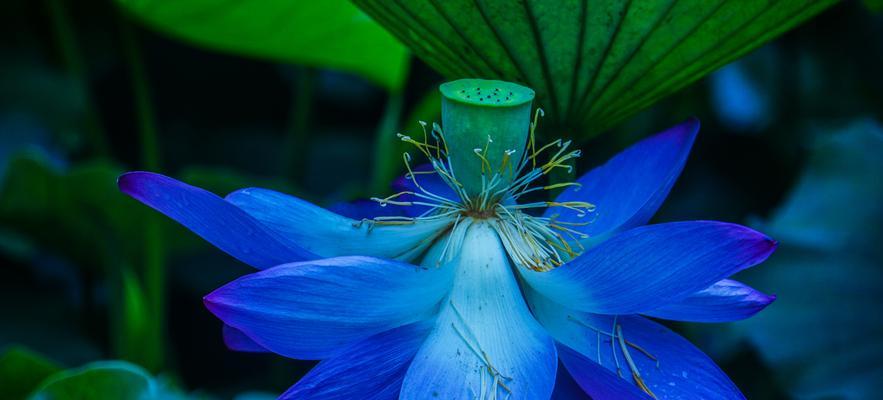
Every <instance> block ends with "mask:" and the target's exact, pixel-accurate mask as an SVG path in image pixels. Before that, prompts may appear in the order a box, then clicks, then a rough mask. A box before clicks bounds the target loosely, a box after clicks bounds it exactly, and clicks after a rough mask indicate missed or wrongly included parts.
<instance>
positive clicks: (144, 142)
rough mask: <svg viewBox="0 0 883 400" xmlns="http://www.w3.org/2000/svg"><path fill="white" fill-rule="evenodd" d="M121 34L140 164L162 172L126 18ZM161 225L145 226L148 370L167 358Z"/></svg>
mask: <svg viewBox="0 0 883 400" xmlns="http://www.w3.org/2000/svg"><path fill="white" fill-rule="evenodd" d="M119 24H120V33H121V38H122V42H123V46H124V50H125V56H126V60H127V62H128V64H129V73H130V76H131V81H132V82H131V83H132V93H133V97H134V101H135V114H136V118H137V121H138V136H139V143H140V147H141V165H142V166H143V167H144V168H145V169H147V170H151V171H157V170H159V169H160V163H161V160H160V155H159V140H158V135H157V129H156V124H155V113H154V109H153V102H152V99H151V93H150V85H149V81H148V77H147V72H146V70H145V66H144V59H143V55H142V52H141V45H140V42H139V40H138V36H137V31H136V30H135V28H134V27H133V26H132V25H131V22H130V21H129V20H128V18H127V16H126V15H123V14H121V15H120V16H119ZM161 228H162V226H161V225H160V222H159V220H158V218H157V216H156V215H153V214H150V215H149V216H147V220H146V221H145V226H144V237H145V243H144V255H145V259H144V265H143V268H144V272H143V279H144V288H145V291H144V293H145V297H146V299H147V309H148V310H149V312H150V314H151V315H150V317H149V319H148V321H149V322H148V323H147V324H145V328H144V329H146V330H148V331H147V332H144V333H145V334H144V335H143V338H144V340H146V341H147V342H148V343H144V344H142V346H143V347H144V349H145V351H144V352H143V353H141V354H142V357H141V359H139V360H137V361H138V362H140V363H141V364H142V365H143V366H144V367H145V368H147V369H149V370H151V371H154V372H156V371H158V370H160V369H161V368H162V366H163V362H164V358H165V307H166V304H165V296H166V290H165V284H166V269H165V243H164V242H163V237H162V229H161Z"/></svg>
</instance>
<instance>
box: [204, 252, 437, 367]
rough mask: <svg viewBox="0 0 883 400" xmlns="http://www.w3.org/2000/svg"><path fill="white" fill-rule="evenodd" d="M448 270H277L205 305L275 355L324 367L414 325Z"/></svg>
mask: <svg viewBox="0 0 883 400" xmlns="http://www.w3.org/2000/svg"><path fill="white" fill-rule="evenodd" d="M452 275H453V274H452V273H451V269H450V268H421V267H417V266H414V265H411V264H405V263H400V262H396V261H390V260H383V259H379V258H372V257H338V258H329V259H323V260H316V261H306V262H299V263H292V264H285V265H280V266H277V267H273V268H270V269H267V270H264V271H260V272H257V273H254V274H250V275H245V276H243V277H240V278H239V279H237V280H235V281H233V282H231V283H228V284H227V285H225V286H223V287H221V288H219V289H217V290H215V291H214V292H212V293H211V294H209V295H208V296H206V297H205V305H206V307H207V308H208V309H209V310H210V311H211V312H212V313H213V314H215V315H216V316H217V317H218V318H220V319H221V320H222V321H224V323H226V324H228V325H230V326H232V327H234V328H236V329H238V330H240V331H242V332H243V333H245V334H246V335H247V336H248V337H249V338H251V339H252V340H253V341H254V342H256V343H257V344H259V345H260V346H261V347H264V348H266V349H268V350H270V351H273V352H275V353H278V354H281V355H284V356H287V357H291V358H298V359H324V358H327V357H329V356H331V355H332V354H333V353H334V352H335V351H337V350H338V349H340V348H341V347H344V346H347V345H349V344H351V343H353V342H355V341H358V340H361V339H363V338H365V337H368V336H370V335H373V334H376V333H379V332H383V331H385V330H388V329H391V328H395V327H397V326H400V325H403V324H407V323H410V322H413V321H416V320H419V319H421V318H423V317H424V316H425V314H427V313H429V312H431V311H432V310H433V309H434V307H435V306H436V304H438V302H439V300H441V298H442V297H443V296H444V295H445V294H446V293H447V292H448V290H449V289H450V287H451V280H452Z"/></svg>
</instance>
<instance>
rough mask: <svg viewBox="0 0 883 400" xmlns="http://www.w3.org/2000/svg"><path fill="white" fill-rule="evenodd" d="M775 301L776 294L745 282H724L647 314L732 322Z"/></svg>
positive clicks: (666, 317) (700, 320) (685, 319)
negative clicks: (759, 289)
mask: <svg viewBox="0 0 883 400" xmlns="http://www.w3.org/2000/svg"><path fill="white" fill-rule="evenodd" d="M775 300H776V296H775V295H773V296H770V295H766V294H763V293H761V292H759V291H757V290H754V289H753V288H751V287H750V286H748V285H746V284H744V283H741V282H737V281H734V280H730V279H724V280H721V281H720V282H717V283H715V284H714V285H711V286H710V287H708V288H705V289H702V290H700V291H698V292H696V293H693V294H691V295H690V296H689V297H687V298H685V299H683V300H681V301H679V302H677V303H672V304H669V305H667V306H664V307H662V308H657V309H655V310H652V311H649V312H644V313H643V314H644V315H648V316H651V317H656V318H663V319H671V320H676V321H691V322H731V321H739V320H743V319H745V318H748V317H751V316H752V315H754V314H757V313H758V312H760V310H763V309H764V308H766V306H768V305H770V304H771V303H772V302H773V301H775Z"/></svg>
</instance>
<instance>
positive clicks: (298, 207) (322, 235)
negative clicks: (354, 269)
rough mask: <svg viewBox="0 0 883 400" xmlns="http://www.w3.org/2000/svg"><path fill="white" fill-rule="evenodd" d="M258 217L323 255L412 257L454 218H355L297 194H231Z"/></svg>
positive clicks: (230, 198)
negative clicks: (400, 220)
mask: <svg viewBox="0 0 883 400" xmlns="http://www.w3.org/2000/svg"><path fill="white" fill-rule="evenodd" d="M227 201H229V202H231V203H233V204H235V205H236V206H238V207H239V208H241V209H242V210H244V211H245V212H247V213H248V214H250V215H251V216H253V217H254V218H255V219H257V220H258V221H260V222H261V223H263V224H264V225H266V226H268V227H270V228H271V229H273V230H275V231H276V232H278V233H279V234H280V235H282V236H285V237H286V238H289V239H290V240H292V241H294V242H295V243H297V244H298V245H300V246H301V247H303V248H305V249H307V250H309V251H311V252H313V253H316V254H318V255H319V256H321V257H337V256H350V255H365V256H373V257H382V258H392V259H400V260H411V259H412V258H413V256H414V255H415V254H418V253H420V252H421V251H422V250H425V249H426V247H427V246H429V244H431V242H432V240H433V239H435V238H436V237H437V236H438V235H439V234H440V233H441V232H442V231H443V230H444V229H445V228H447V226H448V225H450V224H451V222H452V220H451V219H447V218H435V219H430V220H420V221H416V222H413V223H405V224H394V225H393V224H380V223H375V222H372V221H356V220H353V219H350V218H346V217H344V216H341V215H338V214H335V213H333V212H330V211H328V210H325V209H323V208H321V207H318V206H316V205H313V204H310V203H309V202H306V201H303V200H301V199H298V198H297V197H294V196H289V195H287V194H282V193H279V192H275V191H272V190H268V189H260V188H248V189H241V190H237V191H235V192H233V193H230V194H229V195H227Z"/></svg>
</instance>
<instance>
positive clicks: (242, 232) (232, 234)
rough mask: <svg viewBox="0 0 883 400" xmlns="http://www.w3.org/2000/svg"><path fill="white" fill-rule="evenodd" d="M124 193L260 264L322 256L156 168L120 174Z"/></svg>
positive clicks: (232, 253)
mask: <svg viewBox="0 0 883 400" xmlns="http://www.w3.org/2000/svg"><path fill="white" fill-rule="evenodd" d="M117 183H118V185H119V187H120V190H121V191H122V192H123V193H126V194H127V195H129V196H132V197H133V198H135V199H136V200H138V201H140V202H142V203H144V204H146V205H148V206H150V207H152V208H154V209H155V210H157V211H159V212H161V213H163V214H165V215H167V216H168V217H169V218H171V219H173V220H175V221H177V222H178V223H180V224H181V225H184V226H185V227H187V229H190V230H191V231H193V232H194V233H196V234H197V235H199V236H201V237H202V238H203V239H205V240H206V241H208V242H209V243H211V244H213V245H215V246H217V247H218V248H219V249H221V250H223V251H225V252H227V254H230V255H231V256H233V257H236V258H237V259H238V260H240V261H242V262H244V263H246V264H249V265H251V266H253V267H256V268H269V267H272V266H274V265H279V264H285V263H289V262H294V261H301V260H307V259H313V258H316V256H315V255H314V254H312V253H310V252H309V251H307V250H305V249H303V248H301V247H299V246H298V245H297V244H295V243H294V242H292V241H290V240H287V239H286V238H285V237H283V236H280V235H279V234H277V233H276V232H274V231H273V230H271V229H268V228H267V227H265V226H264V225H262V224H261V223H260V222H258V221H257V220H255V219H254V218H253V217H251V216H249V215H248V214H247V213H245V212H243V211H242V210H241V209H239V208H237V207H236V206H234V205H232V204H230V203H228V202H226V201H224V199H222V198H220V197H218V196H217V195H215V194H213V193H210V192H208V191H205V190H203V189H200V188H198V187H194V186H190V185H187V184H185V183H183V182H180V181H177V180H175V179H172V178H169V177H167V176H163V175H160V174H154V173H151V172H129V173H126V174H123V175H122V176H120V177H119V180H118V182H117Z"/></svg>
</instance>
